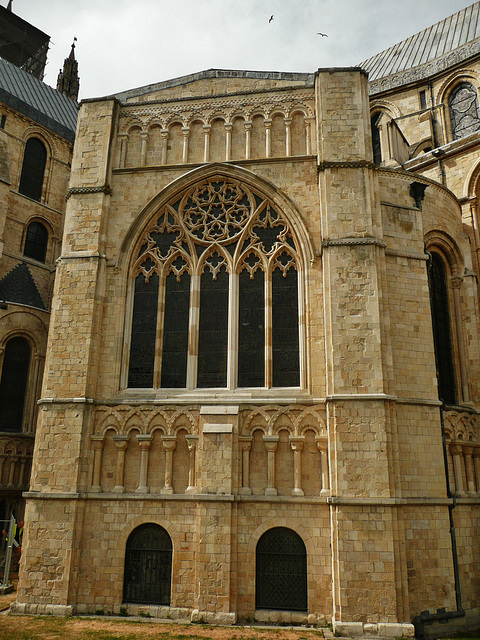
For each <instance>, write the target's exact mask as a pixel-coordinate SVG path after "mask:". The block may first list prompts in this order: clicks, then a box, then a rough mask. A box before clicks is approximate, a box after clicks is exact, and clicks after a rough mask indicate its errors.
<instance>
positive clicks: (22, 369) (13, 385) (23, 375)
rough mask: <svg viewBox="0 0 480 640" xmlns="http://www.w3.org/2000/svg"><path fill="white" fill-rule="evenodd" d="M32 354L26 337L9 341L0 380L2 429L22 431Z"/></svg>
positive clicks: (0, 423)
mask: <svg viewBox="0 0 480 640" xmlns="http://www.w3.org/2000/svg"><path fill="white" fill-rule="evenodd" d="M30 356H31V350H30V345H29V344H28V341H27V340H26V339H25V338H22V337H19V336H17V337H15V338H11V339H10V340H9V341H8V342H7V345H6V347H5V353H4V356H3V366H2V377H1V380H0V431H14V432H19V431H22V424H23V413H24V409H25V397H26V393H27V382H28V372H29V368H30Z"/></svg>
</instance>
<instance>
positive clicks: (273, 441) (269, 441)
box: [263, 436, 279, 496]
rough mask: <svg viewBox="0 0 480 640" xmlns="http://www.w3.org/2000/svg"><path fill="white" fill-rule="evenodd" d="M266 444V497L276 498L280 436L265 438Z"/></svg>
mask: <svg viewBox="0 0 480 640" xmlns="http://www.w3.org/2000/svg"><path fill="white" fill-rule="evenodd" d="M263 441H264V443H265V449H266V450H267V488H266V489H265V495H266V496H276V495H277V490H276V488H275V451H276V450H277V446H278V441H279V437H278V436H263Z"/></svg>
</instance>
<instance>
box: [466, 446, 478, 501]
mask: <svg viewBox="0 0 480 640" xmlns="http://www.w3.org/2000/svg"><path fill="white" fill-rule="evenodd" d="M463 456H464V459H465V472H466V475H467V492H468V495H470V496H475V495H476V494H477V491H476V487H475V472H474V470H473V457H472V456H473V447H470V446H464V447H463Z"/></svg>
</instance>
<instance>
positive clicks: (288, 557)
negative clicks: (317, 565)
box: [255, 527, 308, 611]
mask: <svg viewBox="0 0 480 640" xmlns="http://www.w3.org/2000/svg"><path fill="white" fill-rule="evenodd" d="M255 608H256V609H273V610H281V611H307V610H308V606H307V551H306V549H305V544H304V542H303V540H302V539H301V538H300V536H299V535H298V534H297V533H295V531H292V530H291V529H287V528H286V527H275V528H273V529H269V530H268V531H266V532H265V533H264V534H263V535H262V537H261V538H260V540H259V541H258V544H257V551H256V580H255Z"/></svg>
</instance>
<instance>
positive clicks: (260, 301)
mask: <svg viewBox="0 0 480 640" xmlns="http://www.w3.org/2000/svg"><path fill="white" fill-rule="evenodd" d="M238 386H239V387H263V386H265V277H264V273H263V271H262V270H261V269H257V271H255V273H254V274H253V278H251V277H250V273H249V272H248V271H247V270H244V271H242V272H241V273H240V275H239V311H238Z"/></svg>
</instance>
